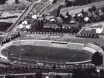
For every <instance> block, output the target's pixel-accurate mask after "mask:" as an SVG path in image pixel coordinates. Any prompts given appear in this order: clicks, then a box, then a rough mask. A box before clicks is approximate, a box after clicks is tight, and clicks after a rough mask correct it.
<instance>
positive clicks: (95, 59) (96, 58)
mask: <svg viewBox="0 0 104 78" xmlns="http://www.w3.org/2000/svg"><path fill="white" fill-rule="evenodd" d="M102 63H103V55H102V54H101V53H99V52H95V53H94V54H93V55H92V64H95V65H96V66H100V65H101V64H102Z"/></svg>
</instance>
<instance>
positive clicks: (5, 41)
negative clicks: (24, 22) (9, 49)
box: [1, 32, 20, 45]
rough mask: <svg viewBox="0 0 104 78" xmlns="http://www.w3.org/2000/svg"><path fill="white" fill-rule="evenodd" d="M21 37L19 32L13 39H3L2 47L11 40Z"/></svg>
mask: <svg viewBox="0 0 104 78" xmlns="http://www.w3.org/2000/svg"><path fill="white" fill-rule="evenodd" d="M18 37H20V33H19V32H18V33H17V34H14V35H13V36H12V37H11V38H6V39H5V40H4V39H3V40H2V41H1V45H3V44H5V43H8V42H10V41H11V40H13V39H15V38H18Z"/></svg>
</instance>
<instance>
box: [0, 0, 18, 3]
mask: <svg viewBox="0 0 104 78" xmlns="http://www.w3.org/2000/svg"><path fill="white" fill-rule="evenodd" d="M6 1H7V0H0V4H5V3H6ZM15 3H16V4H18V3H19V0H15Z"/></svg>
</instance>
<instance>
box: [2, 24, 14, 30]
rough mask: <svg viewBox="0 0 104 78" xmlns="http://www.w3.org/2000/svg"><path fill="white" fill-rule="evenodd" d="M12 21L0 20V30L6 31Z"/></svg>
mask: <svg viewBox="0 0 104 78" xmlns="http://www.w3.org/2000/svg"><path fill="white" fill-rule="evenodd" d="M11 25H12V23H6V22H0V31H6V30H7V29H8V28H9V27H10V26H11Z"/></svg>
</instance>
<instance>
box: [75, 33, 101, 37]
mask: <svg viewBox="0 0 104 78" xmlns="http://www.w3.org/2000/svg"><path fill="white" fill-rule="evenodd" d="M76 37H84V38H99V35H98V34H85V33H83V34H82V33H81V34H77V35H76Z"/></svg>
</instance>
